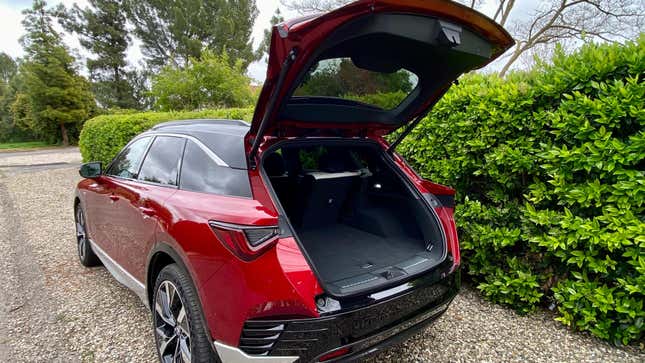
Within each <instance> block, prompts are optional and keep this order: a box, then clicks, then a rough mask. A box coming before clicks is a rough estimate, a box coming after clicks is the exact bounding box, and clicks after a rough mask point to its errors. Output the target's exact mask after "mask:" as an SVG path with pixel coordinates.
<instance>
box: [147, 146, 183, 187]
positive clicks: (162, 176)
mask: <svg viewBox="0 0 645 363" xmlns="http://www.w3.org/2000/svg"><path fill="white" fill-rule="evenodd" d="M185 142H186V140H185V139H183V138H181V137H173V136H157V138H155V141H153V142H152V146H150V151H148V155H146V159H145V160H144V161H143V165H142V166H141V171H140V172H139V180H143V181H147V182H152V183H158V184H165V185H173V186H176V185H177V174H178V170H179V160H180V159H181V154H182V152H183V151H184V143H185Z"/></svg>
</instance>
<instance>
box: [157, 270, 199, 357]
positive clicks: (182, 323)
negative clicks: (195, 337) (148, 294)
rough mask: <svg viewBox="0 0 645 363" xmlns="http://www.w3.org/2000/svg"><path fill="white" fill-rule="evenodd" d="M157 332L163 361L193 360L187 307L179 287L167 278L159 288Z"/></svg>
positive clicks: (158, 346)
mask: <svg viewBox="0 0 645 363" xmlns="http://www.w3.org/2000/svg"><path fill="white" fill-rule="evenodd" d="M154 316H155V334H156V335H157V349H158V350H159V356H160V357H161V361H162V362H163V363H179V362H182V363H189V362H190V361H191V347H190V326H189V324H188V317H187V316H186V307H185V306H184V302H183V300H182V298H181V296H180V294H179V290H177V287H176V286H175V285H174V284H173V283H172V282H170V281H168V280H165V281H163V282H162V283H161V284H160V285H159V288H158V289H157V294H156V299H155V313H154Z"/></svg>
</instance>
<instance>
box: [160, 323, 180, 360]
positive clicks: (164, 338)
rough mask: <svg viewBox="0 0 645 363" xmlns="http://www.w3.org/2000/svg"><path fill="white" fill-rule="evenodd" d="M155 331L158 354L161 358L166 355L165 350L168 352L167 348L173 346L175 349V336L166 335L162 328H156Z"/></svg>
mask: <svg viewBox="0 0 645 363" xmlns="http://www.w3.org/2000/svg"><path fill="white" fill-rule="evenodd" d="M156 331H157V337H158V339H159V353H160V354H161V356H162V357H163V356H165V355H167V353H166V350H168V348H171V347H173V345H174V348H175V349H176V345H177V342H176V341H177V336H176V335H174V334H173V335H169V334H167V333H166V332H165V331H164V329H162V328H157V329H156ZM173 343H174V344H173Z"/></svg>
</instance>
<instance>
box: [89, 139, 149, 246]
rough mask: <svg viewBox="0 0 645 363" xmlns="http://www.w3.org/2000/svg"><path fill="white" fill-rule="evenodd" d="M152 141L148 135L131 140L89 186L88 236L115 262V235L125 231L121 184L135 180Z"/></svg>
mask: <svg viewBox="0 0 645 363" xmlns="http://www.w3.org/2000/svg"><path fill="white" fill-rule="evenodd" d="M150 141H152V137H149V136H148V137H141V138H138V139H135V140H133V141H131V142H130V143H129V144H128V145H126V147H124V148H123V150H122V151H121V152H120V153H119V154H118V155H117V156H116V157H115V158H114V160H113V161H112V163H110V165H109V166H108V167H107V169H106V171H105V173H104V174H103V175H102V176H101V177H100V178H96V179H95V180H94V182H93V183H92V184H90V185H89V186H88V191H89V193H87V194H86V203H85V212H86V214H87V219H88V228H89V234H90V236H91V237H92V240H93V241H94V243H95V244H96V245H98V247H99V248H100V249H102V250H103V251H104V252H106V253H107V254H108V255H109V256H110V257H111V258H112V259H117V258H118V256H117V254H118V247H117V245H116V244H115V243H116V242H117V240H115V236H116V235H117V234H118V233H117V230H118V229H120V228H123V218H122V216H121V214H120V212H119V209H120V208H121V207H122V201H121V198H120V197H119V194H120V192H119V188H120V184H121V182H122V181H126V180H134V179H136V177H137V174H138V172H139V167H140V165H141V161H142V160H143V156H144V155H145V153H146V150H147V149H148V146H149V144H150Z"/></svg>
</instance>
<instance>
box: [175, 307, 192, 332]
mask: <svg viewBox="0 0 645 363" xmlns="http://www.w3.org/2000/svg"><path fill="white" fill-rule="evenodd" d="M175 321H177V325H178V326H179V329H181V331H182V332H183V333H184V334H185V335H186V336H188V337H189V336H190V328H188V319H186V308H184V307H183V306H182V307H181V309H179V313H177V318H176V319H175Z"/></svg>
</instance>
